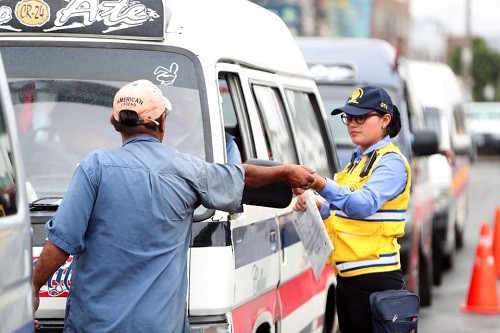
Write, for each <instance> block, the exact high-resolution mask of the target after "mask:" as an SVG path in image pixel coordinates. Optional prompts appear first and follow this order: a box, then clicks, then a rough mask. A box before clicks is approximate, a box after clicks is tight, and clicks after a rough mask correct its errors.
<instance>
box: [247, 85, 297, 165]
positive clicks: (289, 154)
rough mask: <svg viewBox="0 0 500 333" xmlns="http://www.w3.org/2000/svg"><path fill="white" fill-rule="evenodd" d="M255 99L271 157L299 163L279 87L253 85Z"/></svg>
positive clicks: (283, 161) (282, 161)
mask: <svg viewBox="0 0 500 333" xmlns="http://www.w3.org/2000/svg"><path fill="white" fill-rule="evenodd" d="M252 89H253V93H254V96H255V101H256V104H257V106H258V109H259V114H260V117H261V119H262V122H261V124H263V125H264V127H265V128H263V132H264V133H265V135H266V141H267V147H268V151H269V157H270V159H272V160H275V161H278V162H281V163H294V164H297V163H298V157H297V154H296V152H295V146H294V141H293V136H292V131H291V128H290V124H289V123H288V118H287V117H286V113H285V106H284V104H283V100H282V99H281V95H280V93H279V90H278V89H277V88H272V87H266V86H261V85H256V84H254V85H252Z"/></svg>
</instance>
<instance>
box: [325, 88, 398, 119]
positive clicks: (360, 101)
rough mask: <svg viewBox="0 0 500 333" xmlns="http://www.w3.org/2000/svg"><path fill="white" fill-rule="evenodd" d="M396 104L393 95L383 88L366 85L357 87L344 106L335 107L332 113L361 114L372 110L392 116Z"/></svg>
mask: <svg viewBox="0 0 500 333" xmlns="http://www.w3.org/2000/svg"><path fill="white" fill-rule="evenodd" d="M393 109H394V105H393V104H392V100H391V97H390V96H389V94H388V93H387V92H386V91H385V90H384V89H382V88H380V87H378V86H364V87H360V88H356V89H355V90H354V91H353V92H352V93H351V96H349V99H348V100H347V102H346V103H345V105H344V106H343V107H340V108H337V109H334V110H333V111H332V113H331V114H332V115H336V114H339V113H342V112H345V113H347V114H351V115H355V116H361V115H364V114H367V113H369V112H371V111H372V110H376V111H380V112H382V113H388V114H390V115H391V116H392V113H393Z"/></svg>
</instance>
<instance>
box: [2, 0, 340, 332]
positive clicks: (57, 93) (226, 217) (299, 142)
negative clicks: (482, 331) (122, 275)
mask: <svg viewBox="0 0 500 333" xmlns="http://www.w3.org/2000/svg"><path fill="white" fill-rule="evenodd" d="M35 2H36V4H35ZM35 5H37V6H38V7H37V8H38V9H39V14H41V13H44V15H35V14H36V13H32V14H33V15H25V14H26V11H27V10H29V9H30V8H35ZM0 12H2V13H4V14H5V15H0V17H2V18H3V19H4V22H3V24H2V25H0V51H1V52H2V54H3V55H4V58H5V62H6V67H7V77H8V81H9V87H10V91H11V94H12V98H13V100H14V107H15V112H16V114H17V119H18V123H17V126H18V130H19V134H20V137H21V138H20V139H21V148H22V149H23V158H24V161H25V163H26V180H27V182H28V183H29V185H28V186H29V187H30V188H31V189H32V191H30V193H31V195H30V197H29V200H30V204H31V222H32V226H33V230H34V237H33V242H34V249H33V251H34V260H35V261H36V258H37V256H38V255H39V252H40V248H41V246H42V245H43V244H44V241H45V238H46V235H45V233H44V228H43V227H44V224H45V223H46V222H47V221H48V220H49V219H50V218H51V217H52V216H53V214H54V212H55V211H56V210H57V208H58V205H59V203H60V202H61V200H64V194H65V191H66V189H67V186H68V183H69V180H70V178H71V176H72V174H73V171H74V169H75V167H76V165H77V164H78V163H79V161H80V160H81V159H82V158H83V157H84V156H85V155H86V154H87V153H89V152H90V151H91V150H93V149H96V148H103V147H111V146H116V145H120V144H121V138H120V136H119V135H118V134H117V133H116V132H115V131H114V129H113V127H112V126H111V125H110V124H109V116H110V114H111V107H112V101H113V96H114V94H115V93H116V92H117V90H118V89H119V88H120V87H121V86H123V85H124V84H125V83H128V82H130V81H133V80H136V79H148V80H150V81H152V82H154V83H155V84H156V85H157V86H158V87H160V88H161V89H162V91H163V93H164V94H165V95H166V96H167V97H168V98H169V99H170V101H171V102H172V105H173V110H172V112H171V113H170V114H169V116H168V119H167V125H166V126H167V129H166V135H165V142H166V143H167V144H170V145H173V146H175V147H176V148H177V149H178V150H180V151H182V152H185V153H189V154H192V155H195V156H198V157H200V158H202V159H205V160H207V161H210V162H216V163H224V162H225V161H226V160H227V156H226V149H225V133H226V132H227V133H229V134H232V135H233V136H235V137H236V142H237V144H238V146H239V150H240V152H241V155H242V158H243V160H244V161H245V160H254V159H258V160H261V161H262V160H264V161H267V162H268V163H271V162H274V163H299V164H302V165H305V166H308V167H311V168H313V169H315V170H316V171H317V172H318V173H319V174H321V175H323V176H327V177H333V175H334V173H335V172H337V171H338V162H337V156H336V150H335V145H334V142H333V140H332V137H331V134H330V132H329V131H328V125H327V123H326V118H325V116H324V111H323V104H322V102H321V99H320V95H319V91H318V89H317V86H316V83H315V82H314V80H313V79H312V78H311V76H310V74H309V69H308V67H307V64H306V63H305V61H304V58H303V56H302V54H301V52H300V50H299V49H298V47H297V44H296V43H295V40H294V39H293V36H292V35H291V33H290V31H289V30H288V28H287V27H286V25H285V24H284V22H283V21H282V20H281V19H280V18H279V17H278V16H277V15H275V14H273V13H271V12H270V11H268V10H265V9H264V8H262V7H260V6H258V5H255V4H253V3H251V2H249V1H243V0H212V1H204V0H163V1H162V0H148V1H145V0H137V1H104V0H94V1H79V0H72V1H54V0H44V1H35V0H23V1H21V2H19V1H10V0H9V1H2V2H1V3H0ZM49 14H50V15H49ZM272 196H276V194H275V193H271V197H272ZM290 198H291V197H290ZM257 199H260V202H259V205H253V204H252V203H255V200H256V198H253V201H252V200H250V199H249V201H245V202H247V204H246V205H244V211H243V212H242V213H237V212H224V211H210V210H207V209H204V208H203V207H200V209H199V210H198V211H197V213H196V214H195V222H196V223H194V224H193V226H192V238H191V244H190V250H189V262H188V269H189V276H188V278H189V287H188V288H189V289H188V295H186V297H187V300H188V309H187V311H188V318H189V322H190V326H191V331H192V332H194V333H196V332H207V331H210V332H243V333H244V332H248V333H256V332H259V333H261V332H269V333H270V332H273V333H274V332H286V333H293V332H305V331H307V332H322V331H323V329H324V330H325V332H329V331H331V330H332V329H333V326H334V313H335V310H334V288H335V276H334V273H333V269H332V267H328V266H327V267H325V268H324V269H323V271H322V272H321V274H320V275H319V276H318V277H316V276H315V274H314V272H313V270H312V268H311V265H310V262H309V260H308V257H307V253H306V251H305V248H304V246H303V244H302V242H301V241H300V239H299V236H298V234H297V232H296V230H295V229H294V227H293V223H292V220H291V216H292V204H291V203H290V201H288V205H285V207H281V208H273V207H269V206H271V205H270V203H271V201H272V200H271V199H272V198H267V199H266V198H265V197H264V198H262V197H261V198H257ZM71 262H72V261H71V257H70V258H69V260H68V261H67V262H66V264H65V265H64V266H63V267H61V268H60V269H59V271H58V272H56V273H55V274H54V275H53V276H52V277H51V278H50V279H49V280H48V281H47V284H46V285H45V287H44V288H43V289H42V290H41V293H40V299H41V301H40V308H39V310H38V311H37V312H36V317H37V318H38V319H39V321H40V323H41V325H42V328H41V331H44V330H45V331H49V330H51V329H54V330H59V329H61V328H62V325H63V320H64V308H65V301H66V297H67V295H68V290H70V289H71V276H72V264H71ZM103 274H106V272H103Z"/></svg>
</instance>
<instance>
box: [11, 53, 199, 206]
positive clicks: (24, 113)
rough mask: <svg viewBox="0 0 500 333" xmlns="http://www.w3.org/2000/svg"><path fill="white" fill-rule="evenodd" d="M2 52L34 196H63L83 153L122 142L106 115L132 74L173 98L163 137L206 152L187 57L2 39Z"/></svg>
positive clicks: (183, 148)
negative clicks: (14, 43) (12, 43)
mask: <svg viewBox="0 0 500 333" xmlns="http://www.w3.org/2000/svg"><path fill="white" fill-rule="evenodd" d="M108 47H109V46H108ZM1 54H2V58H3V60H4V63H5V68H6V72H7V77H8V81H9V88H10V91H11V94H12V100H13V102H14V109H15V113H16V118H17V126H18V132H19V137H20V145H21V150H22V155H23V156H22V157H23V160H24V164H25V172H26V181H27V182H29V183H30V184H31V186H32V187H33V189H34V191H35V192H36V196H37V197H46V196H61V197H62V196H63V194H64V192H65V191H66V189H67V187H68V185H69V181H70V179H71V176H72V174H73V172H74V170H75V168H76V167H77V165H78V163H80V162H81V160H82V159H83V157H84V156H85V155H86V154H88V153H89V152H91V151H92V150H94V149H98V148H106V147H115V146H119V145H121V143H122V142H121V136H120V134H119V133H117V132H116V131H115V130H114V127H113V126H112V125H111V124H110V120H109V119H110V115H111V112H112V105H113V97H114V95H115V93H116V92H117V91H118V89H119V88H121V87H122V86H123V85H125V84H126V83H128V82H131V81H134V80H137V79H148V80H150V81H152V82H153V83H155V84H156V85H157V86H159V87H160V88H161V89H162V91H163V93H164V95H165V96H166V97H168V98H169V99H170V101H171V102H172V106H173V110H172V112H170V113H169V115H168V116H167V122H166V126H167V128H166V133H165V139H164V143H165V144H170V145H172V146H174V147H176V148H177V149H178V150H180V151H182V152H185V153H189V154H192V155H195V156H197V157H200V158H202V159H205V156H206V154H205V146H204V142H203V124H202V116H201V104H200V93H199V89H198V80H197V75H196V72H195V66H194V64H193V62H192V61H191V60H190V59H189V58H188V57H187V56H185V55H183V54H179V53H175V52H167V51H149V50H128V49H123V48H120V49H118V48H117V49H113V48H96V47H88V48H83V47H73V48H72V47H54V46H51V47H45V46H43V47H42V46H41V47H37V46H33V47H25V46H23V47H16V46H8V47H6V46H2V47H1Z"/></svg>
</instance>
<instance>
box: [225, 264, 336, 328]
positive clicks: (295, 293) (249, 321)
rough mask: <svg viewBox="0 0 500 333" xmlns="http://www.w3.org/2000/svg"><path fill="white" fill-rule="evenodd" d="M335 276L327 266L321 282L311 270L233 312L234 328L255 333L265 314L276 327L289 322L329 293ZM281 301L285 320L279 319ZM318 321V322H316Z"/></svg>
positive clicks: (282, 316)
mask: <svg viewBox="0 0 500 333" xmlns="http://www.w3.org/2000/svg"><path fill="white" fill-rule="evenodd" d="M332 274H333V268H332V267H331V266H330V265H327V266H326V267H325V269H324V270H323V272H322V274H321V276H320V277H319V279H318V280H316V278H315V277H314V273H313V271H312V269H309V270H307V271H305V272H303V273H301V274H300V275H298V276H296V277H294V278H293V279H291V280H289V281H286V282H285V283H283V284H282V285H280V286H279V287H278V290H279V295H280V297H279V298H278V292H277V291H276V290H271V291H269V292H267V293H265V294H263V295H261V296H259V297H257V298H255V299H253V300H251V301H249V302H247V303H245V304H242V305H240V306H239V307H237V308H236V309H234V310H233V311H232V318H233V328H234V332H235V333H247V332H252V330H253V329H254V326H255V324H256V320H257V318H258V317H259V316H260V315H261V314H262V313H265V312H268V313H270V314H271V315H272V317H273V321H274V322H275V323H276V322H277V321H278V320H280V319H281V318H283V319H284V318H286V317H287V316H288V315H290V314H291V313H293V312H294V311H295V310H297V309H298V308H300V307H301V306H302V305H303V304H304V303H306V302H307V301H308V300H310V299H311V298H312V297H314V296H315V295H316V294H318V293H320V292H322V291H323V290H324V289H325V285H326V283H327V281H328V277H329V276H331V275H332ZM279 299H281V306H282V309H281V318H280V315H279V304H278V300H279ZM315 319H317V318H315Z"/></svg>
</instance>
